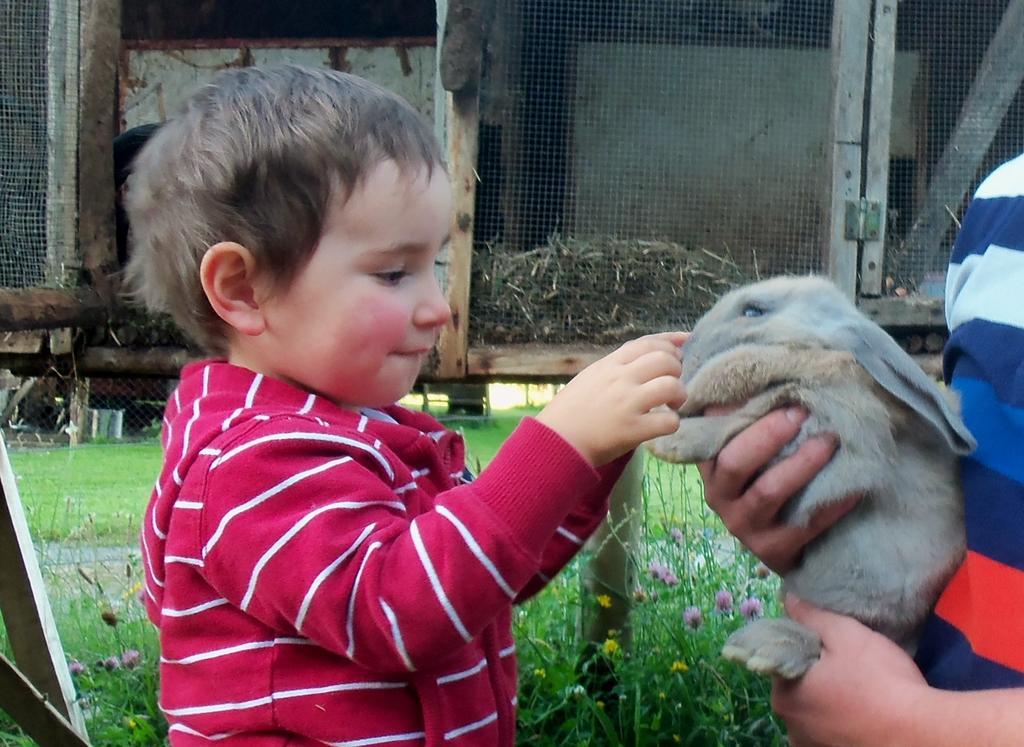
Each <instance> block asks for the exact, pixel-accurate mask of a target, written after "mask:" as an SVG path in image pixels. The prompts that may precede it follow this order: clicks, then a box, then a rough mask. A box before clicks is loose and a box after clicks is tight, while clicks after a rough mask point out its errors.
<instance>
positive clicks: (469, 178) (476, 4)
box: [437, 0, 484, 379]
mask: <svg viewBox="0 0 1024 747" xmlns="http://www.w3.org/2000/svg"><path fill="white" fill-rule="evenodd" d="M444 10H445V13H446V17H445V22H444V40H443V43H442V44H439V45H438V48H439V50H440V55H441V57H440V72H441V78H442V82H443V84H444V87H445V89H446V90H448V91H450V93H449V94H447V95H446V96H445V100H446V102H447V105H446V108H445V112H446V121H447V127H446V138H445V139H446V141H447V153H448V175H449V178H450V179H451V183H452V201H453V206H452V230H451V241H450V242H449V244H448V273H447V281H448V293H447V295H448V304H449V306H451V309H452V320H451V323H450V324H449V325H448V326H446V327H445V328H444V330H443V331H442V332H441V337H440V340H439V341H438V367H437V375H438V376H439V377H440V378H442V379H461V378H463V377H465V375H466V366H467V358H468V348H469V334H468V332H469V285H470V278H471V276H472V263H473V221H474V214H475V203H476V183H477V172H476V158H477V137H478V134H479V130H480V70H481V66H482V55H483V37H484V10H483V3H482V2H481V1H480V0H448V2H447V3H445V9H444Z"/></svg>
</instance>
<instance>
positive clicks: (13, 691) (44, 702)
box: [0, 654, 89, 747]
mask: <svg viewBox="0 0 1024 747" xmlns="http://www.w3.org/2000/svg"><path fill="white" fill-rule="evenodd" d="M0 710H4V711H6V712H7V713H9V714H10V715H11V718H13V719H14V721H15V723H16V724H18V726H20V727H21V728H22V729H23V730H24V732H25V733H26V734H28V735H29V737H31V738H32V739H33V740H35V742H36V743H37V744H43V745H47V747H89V743H88V742H87V741H85V739H83V738H82V737H81V735H79V734H78V733H77V732H76V731H75V730H74V728H73V727H72V726H71V724H70V723H68V720H67V719H66V718H64V716H63V715H62V714H61V712H60V711H58V710H57V709H56V708H54V707H53V706H52V705H51V704H50V702H49V699H48V698H47V697H46V696H45V695H43V693H41V692H39V690H37V689H36V688H35V687H34V686H33V685H32V683H31V682H29V680H28V679H27V678H26V677H25V676H24V675H23V674H22V673H21V672H19V671H18V669H17V668H16V667H15V666H14V664H12V663H11V662H10V661H9V660H8V659H7V657H6V656H3V655H2V654H0Z"/></svg>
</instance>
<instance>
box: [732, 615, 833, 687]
mask: <svg viewBox="0 0 1024 747" xmlns="http://www.w3.org/2000/svg"><path fill="white" fill-rule="evenodd" d="M820 655H821V638H819V637H818V634H817V633H815V632H814V631H813V630H811V629H810V628H807V627H804V626H803V625H801V624H800V623H797V622H794V621H793V620H790V619H789V618H773V619H766V620H756V621H754V622H752V623H750V624H749V625H746V626H744V627H742V628H740V629H739V630H737V631H736V632H735V633H733V634H732V635H731V636H729V639H728V640H727V641H726V642H725V646H724V647H723V648H722V656H724V657H725V658H726V659H729V660H730V661H735V662H738V663H740V664H743V665H744V666H745V667H746V668H747V669H749V670H750V671H751V672H757V673H758V674H776V675H778V676H780V677H782V678H784V679H787V680H795V679H796V678H797V677H800V676H801V675H803V673H804V672H806V671H807V670H808V669H810V667H811V665H812V664H814V662H816V661H817V660H818V657H819V656H820Z"/></svg>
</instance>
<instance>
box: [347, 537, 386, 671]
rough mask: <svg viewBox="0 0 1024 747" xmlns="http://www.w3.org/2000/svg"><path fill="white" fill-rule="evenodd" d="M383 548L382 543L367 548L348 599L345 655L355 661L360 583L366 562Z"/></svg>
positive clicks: (375, 543)
mask: <svg viewBox="0 0 1024 747" xmlns="http://www.w3.org/2000/svg"><path fill="white" fill-rule="evenodd" d="M380 546H381V543H380V542H374V543H372V544H371V545H370V546H369V547H368V548H366V554H365V555H364V556H363V562H361V563H360V564H359V570H358V571H356V580H355V581H354V582H353V583H352V591H351V592H350V593H349V597H348V619H347V620H346V621H345V634H346V635H347V636H348V648H347V649H346V651H345V653H346V654H347V656H348V658H350V659H353V658H355V655H356V633H355V619H356V597H357V594H358V591H359V582H360V581H362V579H363V571H364V570H365V569H366V562H367V561H368V560H369V559H370V556H371V555H373V552H374V551H375V550H376V549H377V548H378V547H380Z"/></svg>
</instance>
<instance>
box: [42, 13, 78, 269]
mask: <svg viewBox="0 0 1024 747" xmlns="http://www.w3.org/2000/svg"><path fill="white" fill-rule="evenodd" d="M48 10H49V18H48V23H47V42H46V55H47V60H46V104H47V110H48V115H47V117H46V127H47V138H46V178H47V181H46V256H47V261H46V273H45V278H46V284H47V285H50V286H59V285H63V284H64V283H65V282H66V281H67V280H68V273H69V271H70V269H71V268H70V267H68V262H67V260H68V259H71V258H72V257H73V255H74V247H75V218H76V215H75V213H76V211H77V207H78V202H77V200H78V193H77V189H76V187H77V179H76V175H77V166H76V160H75V159H76V155H77V151H78V119H77V114H78V0H61V2H60V3H57V2H51V3H49V7H48Z"/></svg>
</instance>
